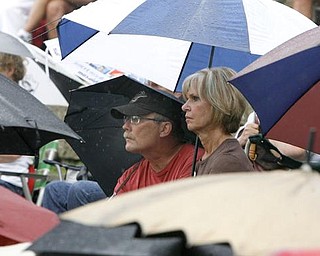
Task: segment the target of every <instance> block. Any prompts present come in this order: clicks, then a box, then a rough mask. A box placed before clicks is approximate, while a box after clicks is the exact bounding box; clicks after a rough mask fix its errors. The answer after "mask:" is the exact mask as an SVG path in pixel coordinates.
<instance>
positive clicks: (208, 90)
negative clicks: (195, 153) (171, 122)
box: [182, 67, 254, 175]
mask: <svg viewBox="0 0 320 256" xmlns="http://www.w3.org/2000/svg"><path fill="white" fill-rule="evenodd" d="M235 73H236V72H235V71H234V70H232V69H230V68H227V67H217V68H206V69H202V70H200V71H198V72H196V73H194V74H192V75H190V76H188V77H187V78H186V79H185V80H184V82H183V86H182V94H183V97H184V99H185V100H186V103H185V104H184V105H183V106H182V110H183V111H184V112H185V113H186V114H185V116H186V122H187V127H188V129H189V130H190V131H192V132H194V133H195V134H196V135H197V136H198V137H199V139H200V141H201V144H202V146H203V148H204V151H205V153H204V155H203V156H202V158H201V159H200V161H198V162H197V164H196V168H195V171H196V174H197V175H206V174H219V173H226V172H247V171H254V169H253V164H252V163H251V162H250V160H249V159H248V157H247V156H246V154H245V152H244V151H243V149H242V147H241V145H240V143H239V142H238V140H237V139H236V138H234V136H233V133H235V132H236V131H237V130H238V128H239V127H240V121H241V119H242V116H243V114H244V112H245V110H246V109H247V107H248V105H247V104H248V103H247V101H246V99H245V98H244V97H243V95H242V94H241V93H240V92H239V91H238V90H237V89H236V88H235V87H234V86H232V85H231V84H230V83H229V82H228V79H229V78H230V77H231V76H233V75H234V74H235Z"/></svg>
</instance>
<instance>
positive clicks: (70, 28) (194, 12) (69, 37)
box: [58, 0, 316, 91]
mask: <svg viewBox="0 0 320 256" xmlns="http://www.w3.org/2000/svg"><path fill="white" fill-rule="evenodd" d="M315 26H316V25H315V24H314V23H313V22H312V21H310V20H309V19H308V18H306V17H304V16H303V15H302V14H300V13H298V12H297V11H295V10H293V9H291V8H289V7H287V6H285V5H283V4H280V3H277V2H275V1H272V0H175V1H169V0H163V1H158V0H108V1H106V0H98V1H95V2H93V3H90V4H88V5H87V6H84V7H82V8H80V9H78V10H76V11H73V12H72V13H70V14H68V15H65V16H64V17H63V19H62V21H61V22H60V24H59V26H58V34H59V43H60V48H61V52H62V57H63V58H65V59H73V60H81V61H87V62H92V63H97V64H102V65H106V66H111V67H114V68H117V69H119V70H121V71H123V72H127V73H133V74H135V75H137V76H140V77H144V78H146V79H148V80H151V81H153V82H155V83H158V84H160V85H162V86H164V87H166V88H168V89H170V90H172V91H174V90H176V91H177V90H178V91H179V90H180V89H181V88H180V86H181V83H182V81H183V79H184V78H185V77H186V76H187V75H189V74H191V73H193V72H195V71H197V70H199V69H201V68H205V67H209V66H229V67H231V68H234V69H235V70H237V71H238V70H240V69H242V68H244V67H245V66H246V65H248V64H249V63H251V62H252V61H253V60H255V59H256V58H257V57H258V56H260V55H263V54H265V53H266V52H268V51H270V50H271V49H273V48H274V47H276V46H278V45H279V44H281V43H283V42H285V41H287V40H288V39H290V38H292V37H294V36H296V35H298V34H300V33H302V32H304V31H306V30H309V29H311V28H313V27H315Z"/></svg>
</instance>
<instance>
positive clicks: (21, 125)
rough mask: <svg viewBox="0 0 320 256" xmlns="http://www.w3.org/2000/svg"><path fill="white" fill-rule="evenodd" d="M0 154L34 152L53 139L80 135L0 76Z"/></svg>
mask: <svg viewBox="0 0 320 256" xmlns="http://www.w3.org/2000/svg"><path fill="white" fill-rule="evenodd" d="M0 127H1V129H0V138H1V145H0V153H5V154H23V155H34V154H35V153H36V151H37V150H38V149H39V148H40V147H42V146H43V145H45V144H47V143H49V142H50V141H52V140H55V139H67V138H69V139H76V140H81V137H80V136H79V135H78V134H76V133H75V132H74V131H73V130H72V129H71V128H70V127H69V126H68V125H67V124H65V123H64V122H63V121H62V120H60V119H59V118H58V117H57V116H56V115H55V114H54V113H53V112H52V111H51V110H49V108H48V107H46V106H45V105H43V104H42V103H41V102H40V101H38V100H37V99H36V98H35V97H34V96H32V95H31V94H30V93H29V92H27V91H26V90H24V89H23V88H21V87H20V86H18V85H17V84H16V83H14V82H13V81H11V80H9V79H7V78H6V77H4V76H3V75H0Z"/></svg>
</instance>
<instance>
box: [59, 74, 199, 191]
mask: <svg viewBox="0 0 320 256" xmlns="http://www.w3.org/2000/svg"><path fill="white" fill-rule="evenodd" d="M142 90H144V91H148V92H150V93H152V94H161V95H163V97H164V98H166V99H168V101H171V102H173V103H172V104H174V106H175V107H176V108H177V109H181V106H182V102H181V101H180V100H178V99H177V98H175V97H174V96H172V95H169V94H164V93H162V92H160V91H156V90H154V89H152V88H150V87H147V86H145V85H143V84H141V83H140V82H137V81H136V80H134V79H131V78H129V77H127V76H125V75H122V76H119V77H117V78H113V79H110V80H107V81H105V82H102V83H98V84H95V85H92V86H87V87H83V88H81V89H77V90H74V91H72V92H71V101H70V105H69V108H68V111H67V114H66V117H65V122H66V123H67V124H69V126H70V127H71V128H73V129H74V130H75V131H76V132H77V133H78V134H79V135H80V136H81V137H82V138H83V139H84V140H85V141H86V143H85V144H82V143H79V142H77V141H69V140H68V142H69V144H70V145H71V146H72V148H73V149H74V151H75V152H76V153H77V155H78V156H79V157H80V159H81V161H82V162H83V163H84V164H85V165H86V166H87V168H88V169H89V170H90V172H91V173H92V174H93V176H94V178H95V179H96V180H97V181H98V183H99V184H100V186H101V187H102V189H103V190H104V191H105V193H106V194H107V195H111V194H112V192H113V188H114V186H115V185H116V182H117V179H118V177H119V176H120V175H121V174H122V172H123V171H124V170H125V169H127V168H128V167H130V166H131V165H133V164H134V163H135V162H137V161H138V160H139V159H140V158H141V156H140V155H136V154H132V153H129V152H127V151H126V150H125V140H124V139H123V129H122V126H123V120H121V119H115V118H113V117H112V116H111V112H110V111H111V108H112V107H115V106H120V105H123V104H127V103H128V102H129V101H130V99H132V98H133V97H134V95H136V94H137V93H138V92H139V91H142ZM181 113H182V110H181ZM183 117H184V115H182V124H183V128H184V131H185V137H186V139H187V140H194V139H195V135H194V134H193V133H191V132H189V131H187V129H186V124H185V121H184V118H183ZM190 172H191V170H190Z"/></svg>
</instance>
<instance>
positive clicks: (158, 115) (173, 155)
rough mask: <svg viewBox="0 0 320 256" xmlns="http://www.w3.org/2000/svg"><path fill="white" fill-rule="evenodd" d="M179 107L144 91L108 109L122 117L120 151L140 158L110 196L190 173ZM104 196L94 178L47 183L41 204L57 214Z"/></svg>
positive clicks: (190, 158)
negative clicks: (134, 154)
mask: <svg viewBox="0 0 320 256" xmlns="http://www.w3.org/2000/svg"><path fill="white" fill-rule="evenodd" d="M180 107H181V105H180V104H177V101H176V100H173V99H172V98H170V97H167V96H164V95H163V94H161V93H158V92H153V91H149V90H148V91H141V92H139V93H138V94H137V95H135V97H134V98H133V99H132V100H131V101H130V102H129V103H128V104H126V105H123V106H118V107H114V108H113V109H112V110H111V114H112V116H113V117H114V118H118V119H119V118H122V119H123V120H124V124H123V126H122V128H123V130H124V133H123V137H124V139H125V141H126V144H125V149H126V150H127V151H128V152H131V153H138V154H140V155H142V156H143V159H142V160H140V161H139V162H138V163H135V164H134V165H133V166H132V167H130V168H129V169H127V170H126V171H125V172H124V173H123V175H122V176H121V177H120V178H119V179H118V183H117V185H116V187H115V189H114V193H113V195H112V196H111V197H114V196H116V195H119V194H121V193H125V192H129V191H133V190H136V189H141V188H144V187H147V186H151V185H156V184H159V183H162V182H168V181H173V180H176V179H181V178H186V177H190V176H191V173H192V162H193V155H194V146H193V145H191V144H188V143H186V142H185V141H184V132H183V130H182V128H181V113H182V110H181V108H180ZM201 156H202V150H201V149H200V152H199V153H198V158H200V157H201ZM103 198H106V195H105V194H104V193H103V190H102V189H101V188H100V187H99V185H98V183H96V182H93V181H79V182H76V183H73V184H70V183H67V182H52V183H51V184H49V185H47V187H46V190H45V195H44V199H43V206H44V207H46V208H48V209H50V210H53V211H54V212H56V213H61V212H64V211H67V210H70V209H73V208H76V207H79V206H81V205H84V204H87V203H90V202H94V201H97V200H100V199H103Z"/></svg>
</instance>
